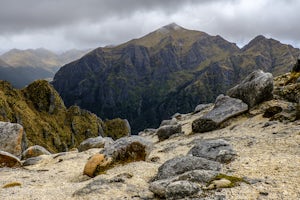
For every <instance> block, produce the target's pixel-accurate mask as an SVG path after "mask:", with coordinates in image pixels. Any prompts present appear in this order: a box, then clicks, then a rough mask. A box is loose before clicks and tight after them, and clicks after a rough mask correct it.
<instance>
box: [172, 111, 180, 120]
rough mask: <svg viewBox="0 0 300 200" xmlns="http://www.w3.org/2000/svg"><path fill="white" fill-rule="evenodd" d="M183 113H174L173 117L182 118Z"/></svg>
mask: <svg viewBox="0 0 300 200" xmlns="http://www.w3.org/2000/svg"><path fill="white" fill-rule="evenodd" d="M181 117H182V115H181V114H180V113H175V114H174V115H172V119H173V118H175V119H177V120H181Z"/></svg>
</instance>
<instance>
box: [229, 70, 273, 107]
mask: <svg viewBox="0 0 300 200" xmlns="http://www.w3.org/2000/svg"><path fill="white" fill-rule="evenodd" d="M272 91H273V76H272V74H271V73H264V72H263V71H262V70H256V71H254V72H252V73H251V74H249V75H248V76H247V77H246V78H245V79H244V80H243V81H242V82H241V83H240V84H238V85H237V86H235V87H233V88H231V89H230V90H228V92H227V94H228V96H230V97H233V98H238V99H241V100H243V101H244V102H245V103H247V104H248V106H249V108H252V107H254V106H255V105H257V104H259V103H261V102H263V101H266V100H269V99H271V98H272V97H273V94H272Z"/></svg>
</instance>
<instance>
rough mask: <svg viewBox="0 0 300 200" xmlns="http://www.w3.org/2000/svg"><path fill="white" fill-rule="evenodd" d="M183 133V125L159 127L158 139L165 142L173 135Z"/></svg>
mask: <svg viewBox="0 0 300 200" xmlns="http://www.w3.org/2000/svg"><path fill="white" fill-rule="evenodd" d="M181 132H182V126H181V124H177V125H164V126H161V127H159V129H158V130H157V133H156V134H157V137H158V139H159V141H163V140H166V139H168V138H169V137H171V136H172V135H175V134H178V133H181Z"/></svg>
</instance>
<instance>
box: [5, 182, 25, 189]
mask: <svg viewBox="0 0 300 200" xmlns="http://www.w3.org/2000/svg"><path fill="white" fill-rule="evenodd" d="M21 185H22V184H21V183H19V182H11V183H7V184H5V185H4V186H3V187H2V188H10V187H16V186H21Z"/></svg>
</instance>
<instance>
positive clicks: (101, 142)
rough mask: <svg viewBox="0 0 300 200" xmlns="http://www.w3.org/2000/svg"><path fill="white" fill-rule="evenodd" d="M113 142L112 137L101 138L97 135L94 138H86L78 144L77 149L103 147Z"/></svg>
mask: <svg viewBox="0 0 300 200" xmlns="http://www.w3.org/2000/svg"><path fill="white" fill-rule="evenodd" d="M112 143H113V139H111V138H110V137H105V138H103V137H102V136H98V137H95V138H88V139H86V140H84V141H83V142H81V143H80V145H79V146H78V151H79V152H82V151H86V150H88V149H92V148H104V147H105V146H107V145H110V144H112Z"/></svg>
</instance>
